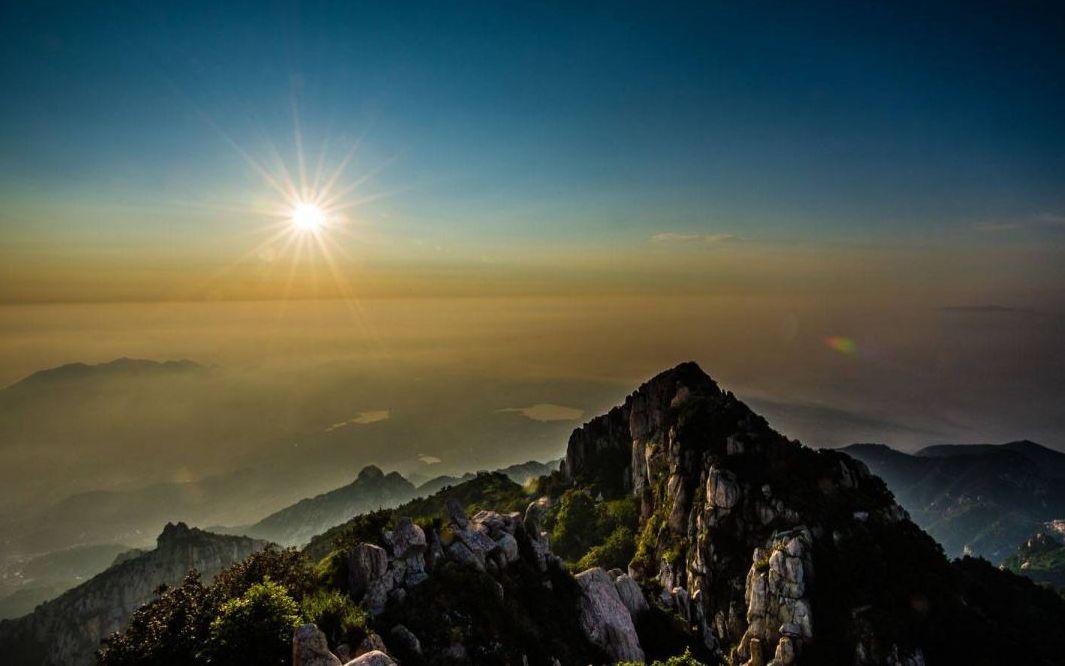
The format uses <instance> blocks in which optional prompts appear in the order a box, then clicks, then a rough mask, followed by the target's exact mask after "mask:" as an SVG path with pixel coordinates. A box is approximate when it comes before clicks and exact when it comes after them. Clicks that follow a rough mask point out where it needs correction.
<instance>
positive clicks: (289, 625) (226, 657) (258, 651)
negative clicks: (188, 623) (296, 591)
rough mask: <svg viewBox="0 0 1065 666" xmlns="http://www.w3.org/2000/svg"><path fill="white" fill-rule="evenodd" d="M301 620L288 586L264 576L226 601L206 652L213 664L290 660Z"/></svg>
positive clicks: (277, 662) (282, 663)
mask: <svg viewBox="0 0 1065 666" xmlns="http://www.w3.org/2000/svg"><path fill="white" fill-rule="evenodd" d="M299 624H300V614H299V606H297V605H296V602H295V601H293V600H292V597H290V596H289V595H288V592H287V591H286V590H285V588H284V587H282V586H281V585H279V584H277V583H275V582H273V581H271V580H269V579H268V580H264V581H263V582H262V583H256V584H255V585H252V586H251V587H249V588H248V591H247V592H245V593H244V594H243V595H242V596H240V597H238V598H236V599H230V600H229V601H227V602H225V603H224V604H222V607H221V609H220V610H219V613H218V616H217V617H215V619H214V620H213V621H212V622H211V627H210V631H209V634H208V638H207V645H206V646H205V649H204V655H205V656H206V658H207V663H209V664H244V663H250V664H278V665H284V664H288V662H289V660H290V658H291V655H292V632H293V631H294V630H295V628H296V627H298V626H299Z"/></svg>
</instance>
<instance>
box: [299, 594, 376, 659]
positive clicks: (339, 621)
mask: <svg viewBox="0 0 1065 666" xmlns="http://www.w3.org/2000/svg"><path fill="white" fill-rule="evenodd" d="M302 607H303V617H304V618H305V619H306V621H307V622H313V623H315V624H316V625H318V628H319V629H321V630H322V631H323V632H324V633H325V635H326V637H327V638H328V639H329V644H330V645H339V644H340V643H348V644H349V645H358V643H359V642H360V641H361V640H362V639H363V638H365V636H366V622H367V617H366V611H364V610H363V609H361V608H359V607H358V606H357V605H356V604H355V602H353V601H352V600H351V597H349V596H347V595H346V594H342V593H340V592H337V591H336V590H328V591H327V590H318V591H317V592H315V593H314V594H311V595H309V596H307V597H305V598H304V599H303V604H302Z"/></svg>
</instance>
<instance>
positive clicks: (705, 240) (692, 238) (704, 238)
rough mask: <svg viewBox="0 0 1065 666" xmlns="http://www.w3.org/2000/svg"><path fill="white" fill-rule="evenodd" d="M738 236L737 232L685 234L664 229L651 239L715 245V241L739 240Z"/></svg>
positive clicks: (657, 241)
mask: <svg viewBox="0 0 1065 666" xmlns="http://www.w3.org/2000/svg"><path fill="white" fill-rule="evenodd" d="M738 238H739V237H738V236H736V235H735V234H683V233H677V232H675V231H663V232H661V233H657V234H655V235H653V236H651V241H652V242H654V243H678V244H681V243H700V244H703V245H713V244H715V243H725V242H727V241H734V240H738Z"/></svg>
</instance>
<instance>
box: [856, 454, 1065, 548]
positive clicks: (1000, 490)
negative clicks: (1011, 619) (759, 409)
mask: <svg viewBox="0 0 1065 666" xmlns="http://www.w3.org/2000/svg"><path fill="white" fill-rule="evenodd" d="M839 450H840V451H843V452H844V453H847V454H848V455H851V456H853V457H855V458H857V459H859V460H861V461H863V462H864V463H866V464H867V465H868V466H869V467H870V469H871V470H872V471H873V472H875V473H876V474H878V475H879V476H881V477H882V478H883V479H884V480H885V481H886V482H887V484H888V487H889V488H890V489H891V490H892V492H893V493H894V494H895V496H896V498H897V499H898V500H899V503H900V504H901V505H902V506H904V507H905V508H906V509H907V510H908V511H909V512H910V514H911V516H912V517H913V518H914V520H915V521H916V522H917V523H918V524H919V525H920V526H921V527H922V528H923V529H925V530H926V531H928V532H929V533H930V534H931V535H932V536H933V537H935V538H936V540H938V541H939V542H940V543H941V544H943V546H944V548H945V549H946V551H947V553H948V554H950V555H954V556H958V555H963V554H967V553H970V554H976V555H981V556H984V557H987V558H988V559H990V560H991V561H992V562H994V563H998V562H1001V561H1002V560H1003V559H1004V558H1006V557H1007V556H1009V555H1010V554H1011V553H1012V552H1013V551H1014V549H1015V548H1016V545H1017V544H1018V543H1020V542H1022V541H1023V540H1024V539H1026V538H1027V537H1028V536H1029V535H1031V534H1033V533H1034V532H1037V531H1039V530H1040V529H1041V527H1042V526H1043V524H1044V523H1046V522H1048V521H1051V520H1055V519H1059V518H1062V517H1063V516H1065V485H1063V484H1062V483H1061V477H1060V476H1059V474H1061V473H1065V472H1063V470H1065V454H1062V453H1059V452H1057V451H1054V450H1053V449H1049V448H1047V447H1044V446H1041V445H1039V444H1035V443H1034V442H1028V441H1025V440H1022V441H1018V442H1009V443H1006V444H1002V445H992V444H976V445H937V446H934V447H928V448H926V449H922V450H921V451H918V452H916V453H913V454H910V453H904V452H902V451H898V450H896V449H892V448H891V447H888V446H886V445H883V444H852V445H850V446H847V447H843V448H841V449H839Z"/></svg>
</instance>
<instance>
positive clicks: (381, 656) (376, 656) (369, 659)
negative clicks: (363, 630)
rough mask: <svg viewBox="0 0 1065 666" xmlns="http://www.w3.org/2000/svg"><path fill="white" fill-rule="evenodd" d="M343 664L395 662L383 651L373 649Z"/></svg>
mask: <svg viewBox="0 0 1065 666" xmlns="http://www.w3.org/2000/svg"><path fill="white" fill-rule="evenodd" d="M344 666H396V662H395V661H393V660H392V657H389V656H388V655H387V654H385V653H384V652H381V651H380V650H374V651H373V652H367V653H366V654H364V655H361V656H358V657H355V658H354V659H352V660H351V661H349V662H348V663H346V664H344Z"/></svg>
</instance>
